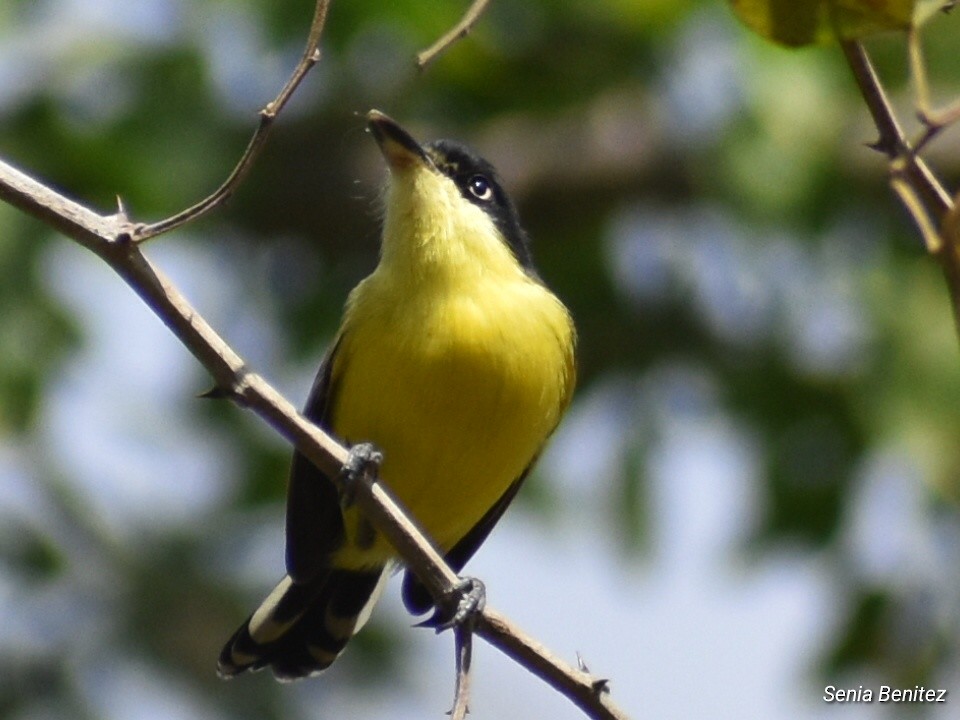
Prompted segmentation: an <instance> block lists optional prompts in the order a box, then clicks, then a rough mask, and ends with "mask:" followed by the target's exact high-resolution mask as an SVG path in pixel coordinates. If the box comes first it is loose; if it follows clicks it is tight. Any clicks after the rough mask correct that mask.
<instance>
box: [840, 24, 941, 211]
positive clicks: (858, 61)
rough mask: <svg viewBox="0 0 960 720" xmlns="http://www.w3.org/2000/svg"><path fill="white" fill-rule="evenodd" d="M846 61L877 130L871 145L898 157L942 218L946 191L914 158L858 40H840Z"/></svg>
mask: <svg viewBox="0 0 960 720" xmlns="http://www.w3.org/2000/svg"><path fill="white" fill-rule="evenodd" d="M841 47H842V49H843V54H844V56H845V57H846V59H847V64H848V65H849V66H850V69H851V70H852V71H853V77H854V79H855V80H856V82H857V87H858V88H859V89H860V94H861V95H862V96H863V99H864V101H865V102H866V103H867V108H868V109H869V110H870V115H871V116H872V117H873V122H874V125H876V126H877V131H878V132H879V133H880V136H879V139H878V140H877V142H876V143H874V144H873V146H872V147H873V148H874V149H876V150H879V151H880V152H882V153H884V154H885V155H886V156H887V157H889V158H890V159H891V160H897V159H899V158H902V162H903V163H904V173H905V174H906V175H907V177H908V178H909V180H910V182H911V184H912V185H913V186H914V187H915V188H917V192H919V194H920V195H921V196H922V197H923V199H924V202H925V204H926V205H927V206H928V207H929V208H931V209H932V211H933V212H934V214H935V215H937V217H942V216H943V214H944V213H946V212H947V210H949V209H950V208H951V207H952V206H953V202H952V201H951V199H950V195H949V193H947V191H946V190H944V188H943V186H942V185H941V184H940V181H939V180H937V178H936V176H935V175H934V174H933V172H931V170H930V168H929V167H928V166H927V164H926V162H924V160H923V158H921V157H918V156H917V154H916V153H915V152H914V150H913V149H912V148H911V147H910V145H909V143H907V140H906V136H905V135H904V134H903V130H902V129H901V128H900V123H899V122H897V118H896V115H894V112H893V108H892V107H891V106H890V101H889V100H888V99H887V95H886V93H885V92H884V90H883V86H882V85H881V84H880V78H878V77H877V73H876V71H875V70H874V69H873V64H872V63H871V62H870V58H869V57H868V56H867V53H866V51H865V50H864V49H863V45H861V44H860V43H858V42H849V41H848V42H844V43H842V44H841Z"/></svg>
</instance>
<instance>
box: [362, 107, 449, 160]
mask: <svg viewBox="0 0 960 720" xmlns="http://www.w3.org/2000/svg"><path fill="white" fill-rule="evenodd" d="M367 128H368V129H369V130H370V134H371V135H373V138H374V140H376V141H377V145H379V146H380V152H382V153H383V157H384V158H385V159H386V161H387V165H389V166H390V169H391V170H406V169H409V168H411V167H414V166H416V165H423V166H427V167H433V161H432V160H431V159H430V156H429V155H427V152H426V150H424V149H423V147H422V146H421V145H420V143H418V142H417V141H416V140H414V139H413V136H412V135H411V134H410V133H408V132H407V131H406V130H404V129H403V128H402V127H400V125H398V124H397V122H396V121H395V120H393V119H392V118H390V117H388V116H386V115H384V114H383V113H382V112H380V111H379V110H371V111H370V112H368V113H367Z"/></svg>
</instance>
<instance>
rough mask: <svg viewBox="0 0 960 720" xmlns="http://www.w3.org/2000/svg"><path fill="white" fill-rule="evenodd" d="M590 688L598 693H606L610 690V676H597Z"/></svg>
mask: <svg viewBox="0 0 960 720" xmlns="http://www.w3.org/2000/svg"><path fill="white" fill-rule="evenodd" d="M590 688H591V689H592V690H593V692H594V693H596V694H597V695H600V694H601V693H605V692H610V680H609V679H608V678H597V679H596V680H594V681H593V682H592V683H590Z"/></svg>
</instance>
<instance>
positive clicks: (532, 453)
mask: <svg viewBox="0 0 960 720" xmlns="http://www.w3.org/2000/svg"><path fill="white" fill-rule="evenodd" d="M367 130H368V131H369V133H370V134H371V135H372V136H373V138H374V140H375V141H376V143H377V145H378V146H379V149H380V152H381V154H382V155H383V158H384V159H385V161H386V165H387V170H388V173H387V181H386V183H385V186H384V191H383V195H382V198H383V221H382V237H381V243H380V257H379V262H378V264H377V265H376V268H375V269H374V271H373V272H372V273H371V274H370V275H369V276H367V277H366V278H365V279H363V280H362V281H361V282H360V283H359V284H358V285H357V286H356V287H355V288H354V289H353V290H352V291H351V293H350V294H349V296H348V299H347V302H346V305H345V308H344V313H343V318H342V321H341V325H340V329H339V331H338V332H337V334H336V336H335V338H334V340H333V342H332V343H331V347H330V349H329V350H328V351H327V354H326V356H325V357H324V359H323V361H322V363H321V366H320V369H319V371H318V373H317V377H316V380H315V381H314V384H313V387H312V389H311V391H310V394H309V396H308V399H307V403H306V406H305V410H304V415H305V416H306V417H307V418H309V419H310V420H312V421H313V422H315V423H317V424H318V425H319V426H320V427H321V428H323V429H324V430H326V431H327V432H329V433H331V434H332V435H333V436H335V437H336V438H338V439H339V440H340V441H342V442H343V443H345V444H347V445H348V446H350V447H353V448H354V449H357V448H359V449H370V448H375V449H376V452H379V453H382V462H380V463H379V480H380V482H382V483H383V484H384V485H385V486H386V487H387V488H388V489H389V490H390V491H391V493H392V494H393V495H394V496H395V497H396V498H397V499H398V500H399V501H400V503H401V505H402V507H404V508H406V509H407V511H408V512H409V513H410V514H411V515H412V517H413V518H414V520H415V521H416V522H417V523H419V525H420V526H421V527H422V528H423V529H424V531H425V532H426V533H427V535H428V537H429V538H430V539H431V540H432V541H433V542H434V543H435V545H436V546H437V547H438V548H439V549H440V550H441V552H442V553H443V555H444V557H445V559H446V560H447V562H448V563H449V564H450V566H451V567H452V568H453V569H454V570H455V571H456V572H459V571H460V570H461V569H462V568H463V566H464V565H465V564H466V562H467V561H468V560H469V559H470V557H471V556H472V555H473V554H474V553H475V551H476V550H477V549H478V547H479V546H480V545H481V543H483V541H484V540H485V539H486V538H487V536H488V534H489V533H490V531H491V530H492V528H493V526H494V525H495V524H496V522H497V521H498V520H499V519H500V517H501V516H502V515H503V512H504V511H505V510H506V508H507V506H508V505H509V504H510V502H511V500H512V499H513V498H514V496H515V495H516V493H517V491H518V489H519V488H520V486H521V484H522V483H523V480H524V478H526V476H527V475H528V473H529V471H530V468H531V466H532V465H533V464H534V462H535V461H536V459H537V458H538V456H539V455H540V453H541V451H542V449H543V447H544V445H545V443H546V441H547V439H548V438H549V437H550V436H551V434H552V433H553V431H554V430H555V428H556V427H557V425H558V423H559V422H560V419H561V417H562V416H563V414H564V412H565V410H566V409H567V407H568V405H569V404H570V400H571V397H572V394H573V390H574V386H575V384H576V359H575V354H576V352H575V351H576V330H575V327H574V324H573V320H572V317H571V314H570V312H569V311H568V310H567V308H566V307H565V306H564V304H563V303H562V302H561V301H560V300H559V299H558V298H557V296H556V295H554V294H553V293H552V292H551V291H550V290H549V289H548V288H547V287H546V285H545V284H544V282H543V280H542V279H541V278H540V276H539V274H538V273H537V270H536V268H535V266H534V262H533V258H532V255H531V249H530V242H529V239H528V236H527V234H526V233H525V232H524V230H523V228H522V227H521V225H520V221H519V217H518V214H517V210H516V207H515V205H514V203H513V202H512V200H511V199H510V197H509V196H508V194H507V193H506V191H505V190H504V187H503V183H502V180H501V179H500V176H499V175H498V173H497V171H496V170H495V169H494V167H493V166H492V165H491V164H490V163H489V162H488V161H486V160H484V159H483V158H481V157H479V156H478V155H476V154H475V153H474V152H473V151H472V150H470V149H469V148H468V147H467V146H465V145H463V144H462V143H460V142H457V141H453V140H436V141H433V142H428V143H424V144H421V143H419V142H418V141H417V140H415V139H414V137H413V136H412V135H411V134H410V133H409V132H408V131H407V130H405V129H404V128H403V127H402V126H401V125H400V124H398V123H397V122H396V121H395V120H393V119H391V118H390V117H388V116H387V115H385V114H384V113H382V112H380V111H378V110H371V111H370V112H369V113H368V114H367ZM378 458H379V456H378ZM397 569H400V564H399V560H398V558H397V555H396V552H395V551H394V550H393V548H392V547H391V546H390V544H389V543H388V542H387V540H386V539H385V538H384V537H383V536H382V535H381V534H380V533H378V532H377V531H376V529H375V528H374V527H373V526H372V525H371V524H370V523H369V522H368V521H367V519H366V518H365V517H364V516H363V515H362V514H361V512H360V511H359V509H358V508H357V507H355V506H354V505H352V504H350V503H348V502H344V501H343V499H342V498H341V497H340V496H339V495H338V491H337V489H336V487H335V485H334V483H333V482H332V481H331V480H330V478H328V477H326V476H324V475H323V474H322V473H321V472H320V470H318V469H317V468H316V467H315V466H314V465H312V464H311V463H310V461H309V460H307V459H306V458H305V457H304V456H303V455H301V454H300V453H298V452H295V453H294V455H293V460H292V463H291V470H290V477H289V481H288V488H287V507H286V576H285V577H284V578H283V579H282V580H281V581H280V583H279V584H278V585H277V586H276V587H275V588H274V590H273V591H272V592H271V593H270V594H269V595H268V597H267V598H266V599H265V600H264V601H263V603H262V604H261V605H260V606H259V607H258V608H257V610H256V611H255V612H254V613H253V614H252V615H251V616H250V617H249V618H248V619H247V620H246V621H245V622H244V623H243V624H242V625H241V626H240V627H239V629H238V630H237V631H236V632H235V633H234V635H233V636H232V637H231V638H230V640H229V641H228V642H227V643H226V645H225V646H224V648H223V651H222V652H221V654H220V658H219V663H218V671H219V674H220V676H221V677H223V678H231V677H234V676H236V675H239V674H241V673H243V672H246V671H252V670H260V669H263V668H266V667H270V668H271V669H272V671H273V674H274V675H275V677H276V678H277V679H278V680H280V681H292V680H297V679H299V678H302V677H307V676H311V675H316V674H318V673H320V672H321V671H323V670H325V669H326V668H327V667H329V666H330V665H331V664H332V663H333V662H334V661H335V660H336V659H337V657H338V656H339V655H340V653H341V652H342V651H343V649H344V647H345V646H346V644H347V642H348V641H349V640H350V638H351V637H352V636H353V635H354V634H356V633H357V632H358V631H359V630H360V628H361V627H362V626H363V625H364V623H365V622H366V621H367V619H368V618H369V616H370V612H371V611H372V609H373V605H374V604H375V603H376V601H377V599H378V598H379V596H380V594H381V592H382V591H383V588H384V585H385V581H386V579H387V578H388V576H389V575H391V574H392V572H393V571H394V570H397ZM402 596H403V600H404V604H405V605H406V607H407V608H408V610H410V611H411V613H413V614H415V615H422V614H424V613H427V612H429V611H430V610H431V609H434V610H435V611H436V607H435V603H434V601H433V600H432V598H431V597H430V595H429V593H428V592H427V591H426V588H425V587H424V586H423V585H422V584H421V583H420V582H419V581H418V580H417V578H416V576H415V575H414V574H413V573H412V572H410V571H409V570H408V571H407V572H406V575H405V578H404V581H403V586H402ZM437 614H439V611H436V612H435V616H436V615H437ZM450 621H452V618H445V619H444V618H438V619H437V622H436V624H437V625H441V626H442V625H443V624H444V623H449V622H450Z"/></svg>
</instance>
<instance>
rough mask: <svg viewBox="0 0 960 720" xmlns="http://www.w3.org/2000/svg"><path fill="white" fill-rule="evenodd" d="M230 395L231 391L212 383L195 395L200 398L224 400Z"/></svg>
mask: <svg viewBox="0 0 960 720" xmlns="http://www.w3.org/2000/svg"><path fill="white" fill-rule="evenodd" d="M230 395H231V392H230V391H229V390H224V389H223V388H222V387H220V386H219V385H214V386H213V387H212V388H210V389H209V390H206V391H204V392H202V393H200V394H199V395H197V397H198V398H199V399H201V400H225V399H226V398H228V397H230Z"/></svg>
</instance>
